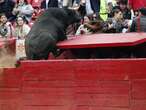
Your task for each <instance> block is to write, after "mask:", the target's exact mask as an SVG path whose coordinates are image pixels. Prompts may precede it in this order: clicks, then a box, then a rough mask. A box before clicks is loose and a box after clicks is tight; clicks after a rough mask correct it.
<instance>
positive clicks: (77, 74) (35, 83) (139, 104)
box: [0, 59, 146, 110]
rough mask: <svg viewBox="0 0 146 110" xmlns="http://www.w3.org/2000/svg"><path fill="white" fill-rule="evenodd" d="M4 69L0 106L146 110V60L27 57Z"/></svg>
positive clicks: (14, 108) (38, 109) (25, 109)
mask: <svg viewBox="0 0 146 110" xmlns="http://www.w3.org/2000/svg"><path fill="white" fill-rule="evenodd" d="M0 71H1V72H0V110H146V92H145V91H146V59H130V60H128V59H127V60H124V59H121V60H55V61H54V60H50V61H33V62H32V61H25V62H21V66H20V67H18V68H16V69H13V68H12V69H0Z"/></svg>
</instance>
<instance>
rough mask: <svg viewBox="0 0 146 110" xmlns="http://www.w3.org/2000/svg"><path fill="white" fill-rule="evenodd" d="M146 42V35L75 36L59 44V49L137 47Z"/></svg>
mask: <svg viewBox="0 0 146 110" xmlns="http://www.w3.org/2000/svg"><path fill="white" fill-rule="evenodd" d="M144 42H146V33H125V34H119V33H117V34H116V33H115V34H92V35H81V36H75V37H73V38H72V39H69V40H66V41H62V42H59V43H58V44H57V46H58V47H59V48H63V49H68V48H95V47H119V46H135V45H138V44H142V43H144Z"/></svg>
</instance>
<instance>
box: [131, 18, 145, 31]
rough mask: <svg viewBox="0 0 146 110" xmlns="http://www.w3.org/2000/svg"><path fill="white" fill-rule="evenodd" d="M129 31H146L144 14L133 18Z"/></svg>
mask: <svg viewBox="0 0 146 110" xmlns="http://www.w3.org/2000/svg"><path fill="white" fill-rule="evenodd" d="M130 32H146V16H141V17H137V18H136V19H134V20H133V22H132V25H131V28H130Z"/></svg>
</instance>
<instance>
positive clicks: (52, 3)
mask: <svg viewBox="0 0 146 110" xmlns="http://www.w3.org/2000/svg"><path fill="white" fill-rule="evenodd" d="M49 7H58V0H43V1H42V2H41V9H44V10H45V9H48V8H49Z"/></svg>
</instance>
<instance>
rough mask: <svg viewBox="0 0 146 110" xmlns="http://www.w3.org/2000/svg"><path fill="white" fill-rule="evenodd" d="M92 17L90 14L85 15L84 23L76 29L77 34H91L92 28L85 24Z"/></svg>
mask: <svg viewBox="0 0 146 110" xmlns="http://www.w3.org/2000/svg"><path fill="white" fill-rule="evenodd" d="M89 22H90V19H89V17H88V16H84V19H83V23H82V24H81V25H80V26H79V27H78V29H77V31H76V35H81V34H91V33H92V32H90V30H89V29H88V28H87V27H86V26H85V24H87V23H89Z"/></svg>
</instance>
